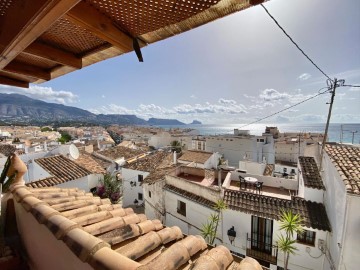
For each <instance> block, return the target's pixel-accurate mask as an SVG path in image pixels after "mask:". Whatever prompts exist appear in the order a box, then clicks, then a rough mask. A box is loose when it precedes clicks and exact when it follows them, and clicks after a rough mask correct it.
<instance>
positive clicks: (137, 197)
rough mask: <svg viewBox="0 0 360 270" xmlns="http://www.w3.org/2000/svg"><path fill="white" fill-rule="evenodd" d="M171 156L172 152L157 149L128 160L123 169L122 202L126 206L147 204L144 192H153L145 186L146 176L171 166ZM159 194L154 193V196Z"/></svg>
mask: <svg viewBox="0 0 360 270" xmlns="http://www.w3.org/2000/svg"><path fill="white" fill-rule="evenodd" d="M171 157H172V154H171V153H168V152H165V151H156V152H154V153H151V154H148V155H146V156H144V157H140V158H136V159H132V160H128V161H127V163H126V164H125V165H124V166H123V167H122V169H121V175H122V182H123V200H122V204H123V206H124V207H128V206H141V207H144V206H145V198H144V193H146V192H147V194H150V193H149V192H151V191H149V190H147V189H145V188H144V187H143V184H144V182H145V180H146V178H147V177H148V175H150V174H151V173H153V174H154V173H157V170H160V169H161V167H162V166H171V165H172V159H171ZM163 163H166V164H167V165H164V164H163ZM157 195H158V194H154V196H157ZM150 197H151V195H150Z"/></svg>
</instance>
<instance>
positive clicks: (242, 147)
mask: <svg viewBox="0 0 360 270" xmlns="http://www.w3.org/2000/svg"><path fill="white" fill-rule="evenodd" d="M203 139H205V142H202V144H205V151H207V152H218V153H220V154H222V155H223V157H224V159H225V160H228V165H229V166H238V164H239V161H242V160H250V161H254V162H259V163H267V164H274V163H275V148H274V138H273V136H272V135H271V134H263V136H255V135H250V133H249V131H248V130H238V129H235V130H234V135H218V136H204V137H203ZM196 143H199V139H198V137H196V139H195V140H194V145H195V144H196Z"/></svg>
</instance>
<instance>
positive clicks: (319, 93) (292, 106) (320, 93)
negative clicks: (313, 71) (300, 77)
mask: <svg viewBox="0 0 360 270" xmlns="http://www.w3.org/2000/svg"><path fill="white" fill-rule="evenodd" d="M325 88H328V87H323V88H321V89H319V91H318V94H316V95H314V96H311V97H309V98H307V99H304V100H302V101H300V102H298V103H296V104H294V105H291V106H290V107H287V108H285V109H282V110H280V111H277V112H275V113H272V114H270V115H268V116H265V117H263V118H260V119H258V120H256V121H253V122H251V123H249V124H246V125H244V126H241V127H240V129H241V128H243V127H247V126H249V125H252V124H255V123H258V122H260V121H262V120H265V119H267V118H270V117H272V116H274V115H277V114H279V113H281V112H284V111H286V110H289V109H291V108H294V107H296V106H298V105H300V104H302V103H304V102H306V101H309V100H310V99H313V98H316V97H318V96H320V95H322V94H325V93H327V92H329V91H331V89H329V88H328V90H327V91H323V92H320V91H321V90H323V89H325Z"/></svg>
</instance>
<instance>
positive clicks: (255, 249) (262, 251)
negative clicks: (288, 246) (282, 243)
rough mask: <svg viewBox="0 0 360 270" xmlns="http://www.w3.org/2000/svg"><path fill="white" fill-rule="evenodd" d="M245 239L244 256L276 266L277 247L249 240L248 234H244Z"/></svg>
mask: <svg viewBox="0 0 360 270" xmlns="http://www.w3.org/2000/svg"><path fill="white" fill-rule="evenodd" d="M246 238H247V241H246V256H249V257H252V258H254V259H257V260H260V261H265V262H269V263H271V264H275V265H276V264H277V255H278V247H277V246H275V245H269V244H267V243H264V242H260V241H257V240H254V239H251V238H249V234H246Z"/></svg>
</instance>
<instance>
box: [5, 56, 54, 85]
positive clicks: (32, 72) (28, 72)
mask: <svg viewBox="0 0 360 270" xmlns="http://www.w3.org/2000/svg"><path fill="white" fill-rule="evenodd" d="M3 69H4V70H5V71H7V72H11V73H16V74H21V75H25V76H30V77H32V78H37V79H42V80H45V81H48V80H50V79H51V74H50V72H49V71H46V70H43V69H41V68H38V67H36V66H30V65H27V64H24V63H19V62H16V61H12V62H11V63H10V64H8V65H7V66H6V67H5V68H3Z"/></svg>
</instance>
